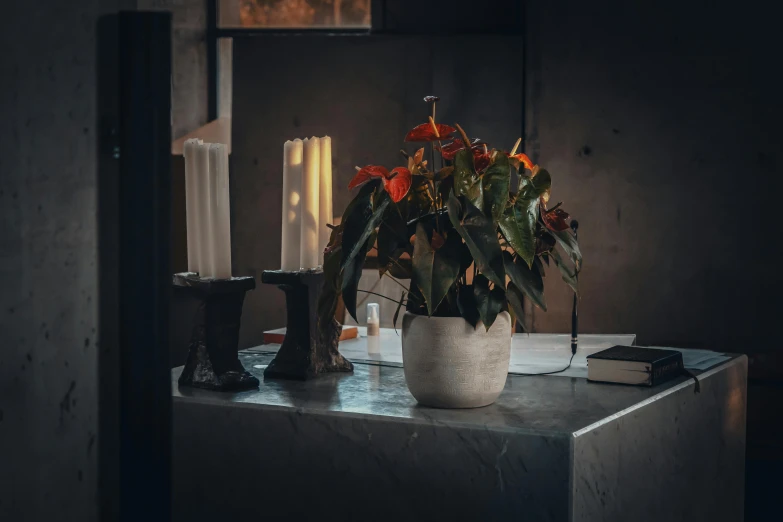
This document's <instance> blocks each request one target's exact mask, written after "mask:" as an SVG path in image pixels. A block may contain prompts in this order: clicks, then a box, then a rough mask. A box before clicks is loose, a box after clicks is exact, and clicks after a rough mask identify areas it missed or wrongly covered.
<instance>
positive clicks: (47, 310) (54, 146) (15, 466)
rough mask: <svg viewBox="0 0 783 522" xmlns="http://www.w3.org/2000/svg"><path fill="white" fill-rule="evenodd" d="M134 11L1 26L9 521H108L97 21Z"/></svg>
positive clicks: (2, 426)
mask: <svg viewBox="0 0 783 522" xmlns="http://www.w3.org/2000/svg"><path fill="white" fill-rule="evenodd" d="M132 4H133V2H118V1H116V0H115V1H98V0H92V1H90V0H80V1H78V2H58V1H39V2H12V3H10V4H8V5H5V6H4V10H3V16H2V17H0V39H1V41H2V47H3V49H4V52H3V53H2V54H0V106H1V107H2V108H1V109H0V216H2V220H1V221H0V288H2V290H1V291H0V334H1V335H2V339H3V346H2V349H1V350H0V470H2V471H0V519H2V520H80V521H89V520H96V519H97V513H98V507H97V506H98V503H97V487H98V479H97V445H98V440H97V429H98V419H97V416H98V408H97V406H98V397H97V388H98V383H97V380H98V379H97V349H98V337H97V336H98V332H97V321H98V317H97V315H98V303H97V301H98V276H97V244H96V236H97V234H96V227H97V217H96V197H97V194H96V141H97V136H96V116H97V115H96V99H95V95H96V65H95V64H96V40H95V35H96V22H97V19H98V16H99V15H101V14H103V13H106V12H108V11H109V10H111V9H113V10H116V9H117V7H118V6H120V7H125V8H128V7H130V8H132V7H133V5H132Z"/></svg>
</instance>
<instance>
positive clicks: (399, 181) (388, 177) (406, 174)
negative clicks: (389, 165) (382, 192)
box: [348, 165, 413, 203]
mask: <svg viewBox="0 0 783 522" xmlns="http://www.w3.org/2000/svg"><path fill="white" fill-rule="evenodd" d="M372 178H381V179H382V180H383V188H384V189H386V192H388V193H389V196H391V198H392V201H394V202H395V203H398V202H399V201H400V200H401V199H402V198H404V197H405V195H406V194H407V193H408V191H409V190H410V189H411V184H412V183H413V177H412V176H411V171H409V170H408V169H406V168H405V167H397V168H395V169H392V171H391V172H389V171H388V170H387V169H386V167H380V166H378V165H367V166H366V167H364V168H363V169H361V170H359V172H357V173H356V176H354V177H353V179H352V180H351V182H350V183H349V184H348V189H352V188H355V187H358V186H359V185H361V184H362V183H366V182H368V181H370V180H371V179H372Z"/></svg>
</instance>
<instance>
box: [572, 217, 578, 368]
mask: <svg viewBox="0 0 783 522" xmlns="http://www.w3.org/2000/svg"><path fill="white" fill-rule="evenodd" d="M578 228H579V222H578V221H577V220H575V219H573V220H571V230H573V231H574V238H576V237H577V235H576V230H577V229H578ZM574 277H575V278H576V279H577V281H578V279H579V273H578V272H577V273H576V275H575V276H574ZM578 306H579V304H578V299H577V297H576V292H574V304H573V307H572V308H571V356H572V357H573V356H574V355H576V347H577V343H578V339H579V308H578Z"/></svg>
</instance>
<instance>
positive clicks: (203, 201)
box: [196, 143, 215, 277]
mask: <svg viewBox="0 0 783 522" xmlns="http://www.w3.org/2000/svg"><path fill="white" fill-rule="evenodd" d="M209 145H210V144H209V143H199V144H198V145H196V165H197V168H196V174H197V176H196V180H197V181H196V182H197V184H198V187H199V192H198V201H199V202H198V209H199V212H198V216H197V219H198V222H199V224H198V230H199V241H198V244H199V246H200V248H199V254H198V258H199V263H200V270H199V275H200V276H201V277H214V275H213V274H214V272H215V270H214V267H213V262H212V261H213V256H212V245H213V239H212V220H213V218H212V206H211V204H210V200H211V197H212V194H211V191H210V188H211V187H210V172H209V170H210V169H209Z"/></svg>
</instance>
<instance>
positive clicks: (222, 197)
mask: <svg viewBox="0 0 783 522" xmlns="http://www.w3.org/2000/svg"><path fill="white" fill-rule="evenodd" d="M209 195H210V198H209V199H210V215H211V216H212V219H211V221H210V225H211V234H210V236H211V238H212V245H211V248H210V254H211V261H212V276H211V277H214V278H216V279H228V278H230V277H231V211H230V208H231V207H230V202H229V192H228V148H227V147H226V146H225V145H223V144H222V143H212V144H210V146H209Z"/></svg>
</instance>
